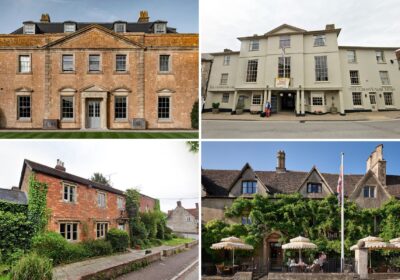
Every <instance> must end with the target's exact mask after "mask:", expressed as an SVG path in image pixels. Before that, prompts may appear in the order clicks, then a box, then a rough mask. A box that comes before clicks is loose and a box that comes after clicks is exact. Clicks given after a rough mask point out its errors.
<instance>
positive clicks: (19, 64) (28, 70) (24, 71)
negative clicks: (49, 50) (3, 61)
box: [18, 54, 32, 74]
mask: <svg viewBox="0 0 400 280" xmlns="http://www.w3.org/2000/svg"><path fill="white" fill-rule="evenodd" d="M23 57H24V58H29V59H28V60H27V61H22V60H21V58H23ZM22 62H24V63H28V65H29V69H28V68H26V69H25V68H24V69H22V67H21V66H22ZM18 73H21V74H30V73H32V55H31V54H19V55H18Z"/></svg>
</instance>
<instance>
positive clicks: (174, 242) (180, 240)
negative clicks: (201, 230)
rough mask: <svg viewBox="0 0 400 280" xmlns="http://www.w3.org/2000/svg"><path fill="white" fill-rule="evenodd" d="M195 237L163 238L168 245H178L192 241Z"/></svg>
mask: <svg viewBox="0 0 400 280" xmlns="http://www.w3.org/2000/svg"><path fill="white" fill-rule="evenodd" d="M193 240H194V239H191V238H174V239H171V240H163V245H166V246H177V245H181V244H184V243H189V242H192V241H193Z"/></svg>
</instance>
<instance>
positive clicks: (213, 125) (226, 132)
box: [202, 120, 400, 139]
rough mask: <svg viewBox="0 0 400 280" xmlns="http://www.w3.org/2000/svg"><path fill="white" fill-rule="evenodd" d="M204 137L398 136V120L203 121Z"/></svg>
mask: <svg viewBox="0 0 400 280" xmlns="http://www.w3.org/2000/svg"><path fill="white" fill-rule="evenodd" d="M202 138H203V139H204V138H207V139H213V138H216V139H221V138H225V139H226V138H228V139H229V138H233V139H249V138H256V139H282V138H284V139H286V138H287V139H320V138H321V139H399V138H400V120H388V121H356V122H352V121H305V122H301V121H275V122H258V121H216V120H212V121H206V120H204V121H202Z"/></svg>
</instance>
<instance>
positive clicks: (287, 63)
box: [278, 56, 291, 79]
mask: <svg viewBox="0 0 400 280" xmlns="http://www.w3.org/2000/svg"><path fill="white" fill-rule="evenodd" d="M283 68H285V77H283ZM290 75H291V57H290V56H285V66H284V64H283V57H282V56H279V57H278V78H289V79H290Z"/></svg>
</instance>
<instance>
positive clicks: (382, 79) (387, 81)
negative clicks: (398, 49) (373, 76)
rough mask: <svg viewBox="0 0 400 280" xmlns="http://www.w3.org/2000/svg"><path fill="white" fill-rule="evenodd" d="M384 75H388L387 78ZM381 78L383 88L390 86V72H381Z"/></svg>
mask: <svg viewBox="0 0 400 280" xmlns="http://www.w3.org/2000/svg"><path fill="white" fill-rule="evenodd" d="M382 74H386V77H383V76H382ZM379 77H380V79H381V83H382V85H383V86H390V78H389V71H379Z"/></svg>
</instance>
